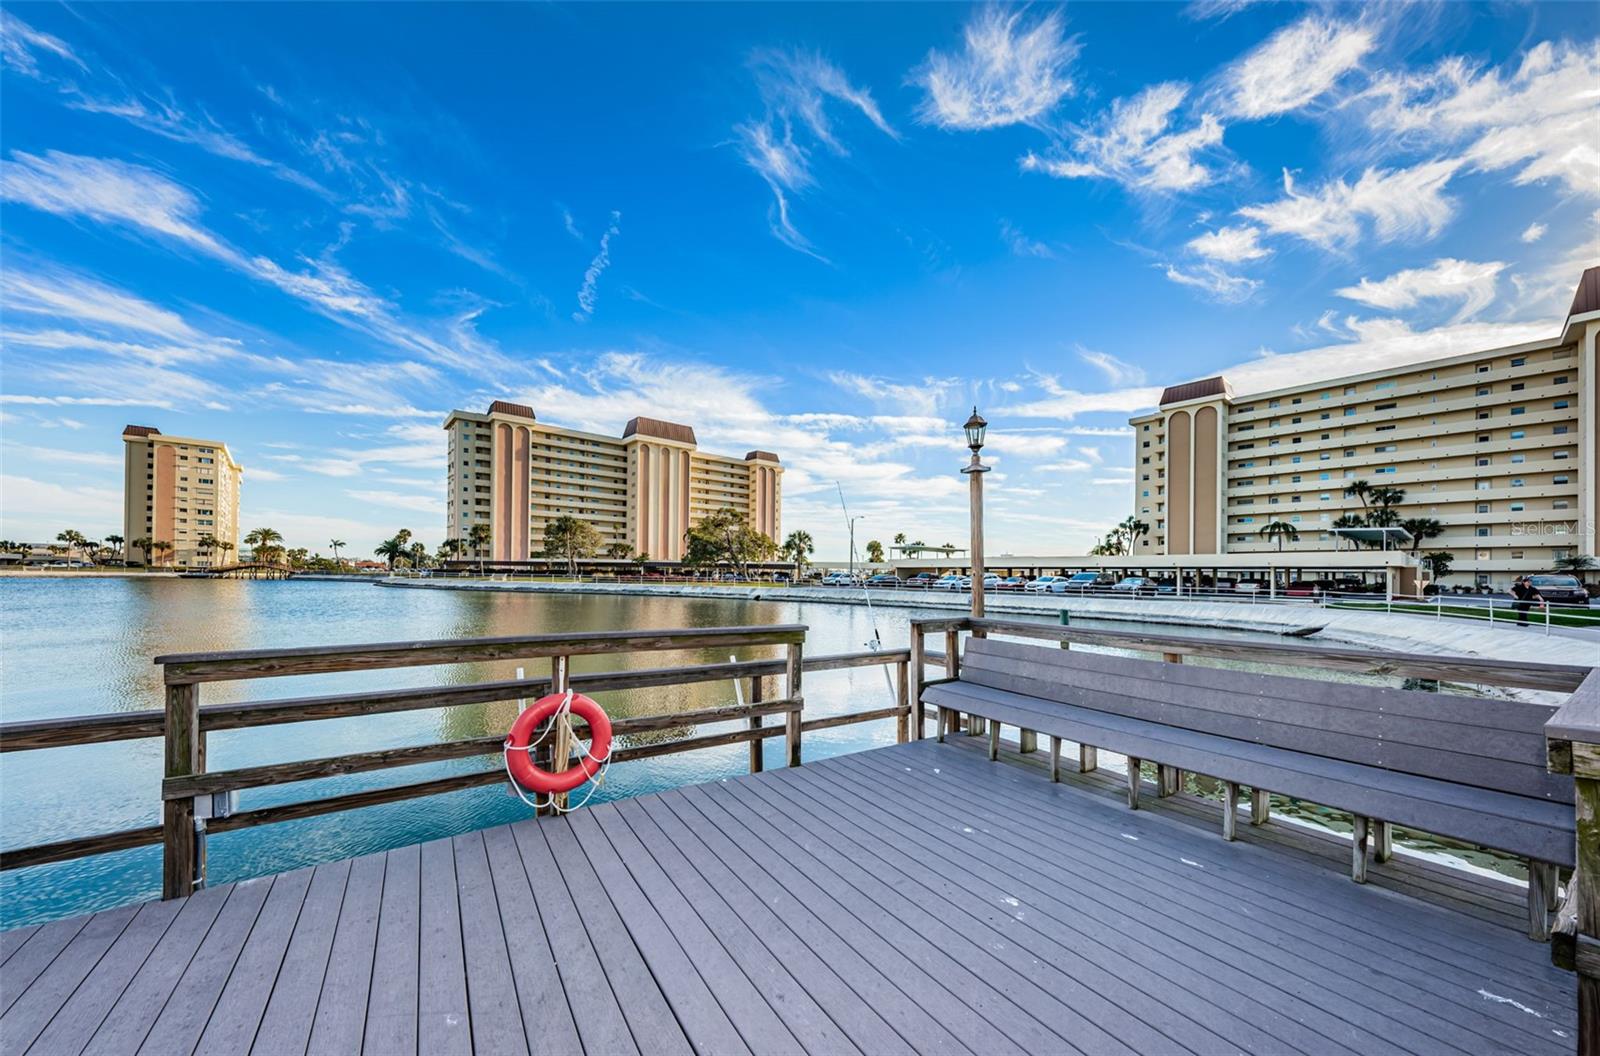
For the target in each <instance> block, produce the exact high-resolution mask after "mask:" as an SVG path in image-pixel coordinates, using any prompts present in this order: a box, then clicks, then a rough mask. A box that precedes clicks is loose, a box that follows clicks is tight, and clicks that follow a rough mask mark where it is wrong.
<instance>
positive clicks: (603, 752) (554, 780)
mask: <svg viewBox="0 0 1600 1056" xmlns="http://www.w3.org/2000/svg"><path fill="white" fill-rule="evenodd" d="M566 699H567V695H566V694H565V693H552V694H550V695H549V696H547V697H540V698H539V699H538V700H536V701H534V702H533V706H532V707H530V708H528V709H527V710H526V711H524V712H523V713H522V714H521V715H518V716H517V721H516V722H513V723H512V724H511V732H510V733H509V734H507V735H506V753H505V755H506V770H507V771H509V772H510V774H511V779H512V780H513V781H515V782H516V783H517V784H519V785H521V786H522V787H523V788H525V789H527V790H528V791H529V792H533V793H537V794H539V795H550V794H552V793H556V792H571V791H572V790H573V789H575V788H577V787H578V786H579V785H581V784H583V783H584V782H585V781H588V780H589V779H591V778H593V777H594V775H595V774H598V773H599V772H600V768H601V767H602V766H604V765H605V762H606V760H607V759H608V758H609V757H610V756H611V717H610V716H608V715H607V714H606V712H605V709H604V708H602V707H601V706H600V705H598V704H596V703H595V702H594V701H592V700H590V699H589V698H588V697H586V696H584V695H583V694H582V693H574V694H573V695H572V713H573V714H574V715H576V716H578V717H579V718H581V719H583V720H584V721H585V722H587V723H588V724H589V754H588V755H585V756H584V757H583V758H582V759H580V760H578V765H577V766H575V767H573V768H572V769H570V770H563V771H561V772H560V773H558V774H553V773H551V772H550V771H548V770H545V769H543V768H542V767H538V766H535V765H533V760H532V759H530V758H529V756H530V755H532V754H533V753H531V752H529V751H527V750H526V749H527V747H528V745H529V744H530V743H531V742H532V740H533V731H534V730H536V729H538V728H539V724H540V723H542V722H544V721H545V720H546V719H548V718H550V717H551V716H552V715H554V714H555V713H556V712H557V711H560V710H561V704H562V702H563V701H565V700H566Z"/></svg>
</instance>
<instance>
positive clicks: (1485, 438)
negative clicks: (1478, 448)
mask: <svg viewBox="0 0 1600 1056" xmlns="http://www.w3.org/2000/svg"><path fill="white" fill-rule="evenodd" d="M1488 442H1489V434H1488V433H1479V434H1478V443H1480V444H1487V443H1488Z"/></svg>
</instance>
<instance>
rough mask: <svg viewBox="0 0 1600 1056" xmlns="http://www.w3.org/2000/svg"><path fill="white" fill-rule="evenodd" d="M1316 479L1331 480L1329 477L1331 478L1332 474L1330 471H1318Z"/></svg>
mask: <svg viewBox="0 0 1600 1056" xmlns="http://www.w3.org/2000/svg"><path fill="white" fill-rule="evenodd" d="M1317 479H1318V480H1331V479H1333V474H1332V473H1319V474H1317Z"/></svg>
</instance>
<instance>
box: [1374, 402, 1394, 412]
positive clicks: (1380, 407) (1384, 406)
mask: <svg viewBox="0 0 1600 1056" xmlns="http://www.w3.org/2000/svg"><path fill="white" fill-rule="evenodd" d="M1397 406H1399V404H1394V403H1375V404H1373V405H1372V409H1373V410H1375V411H1392V410H1394V409H1395V408H1396V407H1397Z"/></svg>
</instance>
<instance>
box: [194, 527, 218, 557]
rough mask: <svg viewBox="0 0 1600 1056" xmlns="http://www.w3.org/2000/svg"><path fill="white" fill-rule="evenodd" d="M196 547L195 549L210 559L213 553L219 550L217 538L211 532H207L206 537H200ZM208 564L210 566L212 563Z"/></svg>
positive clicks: (196, 541)
mask: <svg viewBox="0 0 1600 1056" xmlns="http://www.w3.org/2000/svg"><path fill="white" fill-rule="evenodd" d="M194 545H195V548H196V549H197V550H199V551H200V553H201V555H202V556H204V557H207V558H209V557H210V556H211V552H212V551H213V550H215V549H216V548H217V537H216V536H215V535H213V534H212V533H211V532H206V533H205V534H204V535H202V536H200V538H198V539H196V540H195V543H194ZM206 564H208V565H209V564H211V562H210V561H209V560H208V561H207V562H206Z"/></svg>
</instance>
